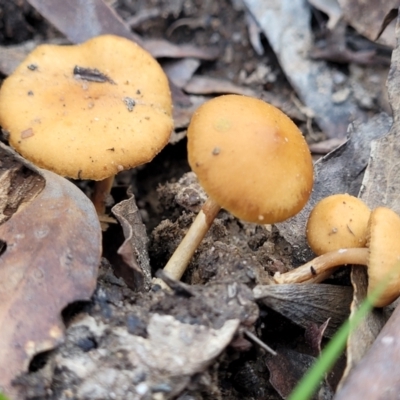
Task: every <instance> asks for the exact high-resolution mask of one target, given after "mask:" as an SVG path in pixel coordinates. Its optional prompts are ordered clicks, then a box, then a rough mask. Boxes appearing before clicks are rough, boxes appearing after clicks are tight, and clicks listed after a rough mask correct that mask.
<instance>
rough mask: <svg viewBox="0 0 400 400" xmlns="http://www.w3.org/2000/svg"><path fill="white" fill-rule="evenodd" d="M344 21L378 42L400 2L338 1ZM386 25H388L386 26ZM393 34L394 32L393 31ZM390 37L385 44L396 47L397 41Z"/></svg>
mask: <svg viewBox="0 0 400 400" xmlns="http://www.w3.org/2000/svg"><path fill="white" fill-rule="evenodd" d="M338 2H339V4H340V7H341V9H342V11H343V17H344V19H345V20H346V21H347V22H348V23H349V24H350V25H351V26H352V27H353V28H354V29H356V30H357V31H358V32H359V33H361V34H362V35H364V36H365V37H367V38H368V39H370V40H377V39H378V37H379V35H380V34H381V33H382V31H383V30H384V29H385V27H386V25H387V23H388V22H390V20H388V19H387V16H388V15H389V14H391V11H392V10H395V9H397V8H398V7H399V6H400V2H399V0H374V1H373V2H369V1H360V0H338ZM385 24H386V25H385ZM391 33H392V34H393V31H391ZM390 36H392V35H388V37H387V38H385V40H384V44H386V45H389V46H392V47H394V45H395V41H394V38H393V36H392V37H390Z"/></svg>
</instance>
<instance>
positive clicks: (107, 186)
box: [92, 175, 115, 216]
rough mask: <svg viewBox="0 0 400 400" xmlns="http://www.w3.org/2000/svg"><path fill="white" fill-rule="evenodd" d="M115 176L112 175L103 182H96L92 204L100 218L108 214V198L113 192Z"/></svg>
mask: <svg viewBox="0 0 400 400" xmlns="http://www.w3.org/2000/svg"><path fill="white" fill-rule="evenodd" d="M114 176H115V175H111V176H110V177H108V178H106V179H103V180H102V181H97V182H95V185H94V191H93V194H92V202H93V204H94V208H95V209H96V211H97V215H99V216H102V215H104V214H105V212H106V200H107V196H108V195H109V194H110V192H111V188H112V185H113V183H114Z"/></svg>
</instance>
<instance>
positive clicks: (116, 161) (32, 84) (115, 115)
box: [0, 35, 173, 214]
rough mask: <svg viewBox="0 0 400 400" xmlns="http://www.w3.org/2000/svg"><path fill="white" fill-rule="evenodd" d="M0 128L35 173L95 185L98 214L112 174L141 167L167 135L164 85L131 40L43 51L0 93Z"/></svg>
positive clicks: (106, 39)
mask: <svg viewBox="0 0 400 400" xmlns="http://www.w3.org/2000/svg"><path fill="white" fill-rule="evenodd" d="M0 125H1V126H2V127H3V129H5V130H6V131H7V132H8V133H9V142H10V145H11V146H12V147H14V148H15V149H16V150H17V151H18V152H19V153H20V154H21V155H22V156H24V157H25V158H27V159H28V160H30V161H32V162H33V163H35V164H36V165H38V166H39V167H42V168H45V169H48V170H51V171H53V172H56V173H58V174H59V175H62V176H65V177H69V178H74V179H93V180H95V181H98V182H97V185H95V190H94V194H93V198H92V199H93V201H94V203H95V207H96V209H97V211H98V213H99V214H102V213H104V210H105V195H107V194H108V193H109V191H110V188H111V185H112V181H113V178H114V175H115V174H117V173H118V172H120V171H122V170H125V169H130V168H133V167H136V166H138V165H141V164H144V163H147V162H149V161H151V160H152V159H153V157H154V156H155V155H156V154H157V153H158V152H160V151H161V150H162V148H163V147H164V146H165V145H166V144H167V143H168V140H169V137H170V134H171V131H172V129H173V120H172V100H171V94H170V90H169V86H168V80H167V77H166V75H165V74H164V72H163V71H162V69H161V67H160V65H159V64H158V63H157V61H156V60H155V59H154V58H153V57H152V56H151V55H150V54H149V53H148V52H146V51H145V50H143V49H142V48H141V47H139V46H138V45H137V44H135V43H134V42H132V41H130V40H128V39H125V38H122V37H118V36H113V35H104V36H98V37H95V38H93V39H91V40H88V41H87V42H85V43H83V44H79V45H69V46H57V45H41V46H38V47H37V48H36V49H35V50H33V51H32V52H31V53H30V54H29V55H28V56H27V58H26V59H25V60H24V61H23V62H22V64H21V65H20V66H19V67H18V68H17V69H16V70H15V72H14V73H13V74H12V75H10V76H9V77H8V78H7V79H5V81H4V82H3V85H2V87H1V90H0Z"/></svg>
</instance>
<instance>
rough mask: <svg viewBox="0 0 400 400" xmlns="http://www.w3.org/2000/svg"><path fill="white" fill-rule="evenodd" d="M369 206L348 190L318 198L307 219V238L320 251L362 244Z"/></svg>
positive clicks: (313, 247) (311, 245)
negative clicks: (346, 192) (319, 199)
mask: <svg viewBox="0 0 400 400" xmlns="http://www.w3.org/2000/svg"><path fill="white" fill-rule="evenodd" d="M370 214H371V210H370V209H369V207H368V206H367V205H366V204H365V203H364V202H363V201H362V200H361V199H359V198H357V197H354V196H350V195H349V194H335V195H332V196H328V197H325V198H324V199H322V200H321V201H319V202H318V203H317V204H316V205H315V207H314V208H313V210H312V211H311V213H310V216H309V218H308V222H307V228H306V233H307V241H308V244H309V245H310V247H311V250H312V251H313V252H314V253H315V254H317V255H321V254H324V253H328V252H329V251H333V250H339V249H343V248H349V247H365V244H366V242H367V225H368V220H369V217H370Z"/></svg>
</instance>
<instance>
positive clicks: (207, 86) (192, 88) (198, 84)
mask: <svg viewBox="0 0 400 400" xmlns="http://www.w3.org/2000/svg"><path fill="white" fill-rule="evenodd" d="M184 89H185V91H186V92H188V93H191V94H226V93H234V94H242V95H245V96H253V97H257V93H256V92H255V91H254V90H253V89H250V88H246V87H243V86H240V85H236V84H234V83H233V82H230V81H228V80H226V79H217V78H211V77H207V76H203V75H194V76H193V77H192V78H191V79H190V80H189V82H188V83H187V84H186V85H185V87H184Z"/></svg>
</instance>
